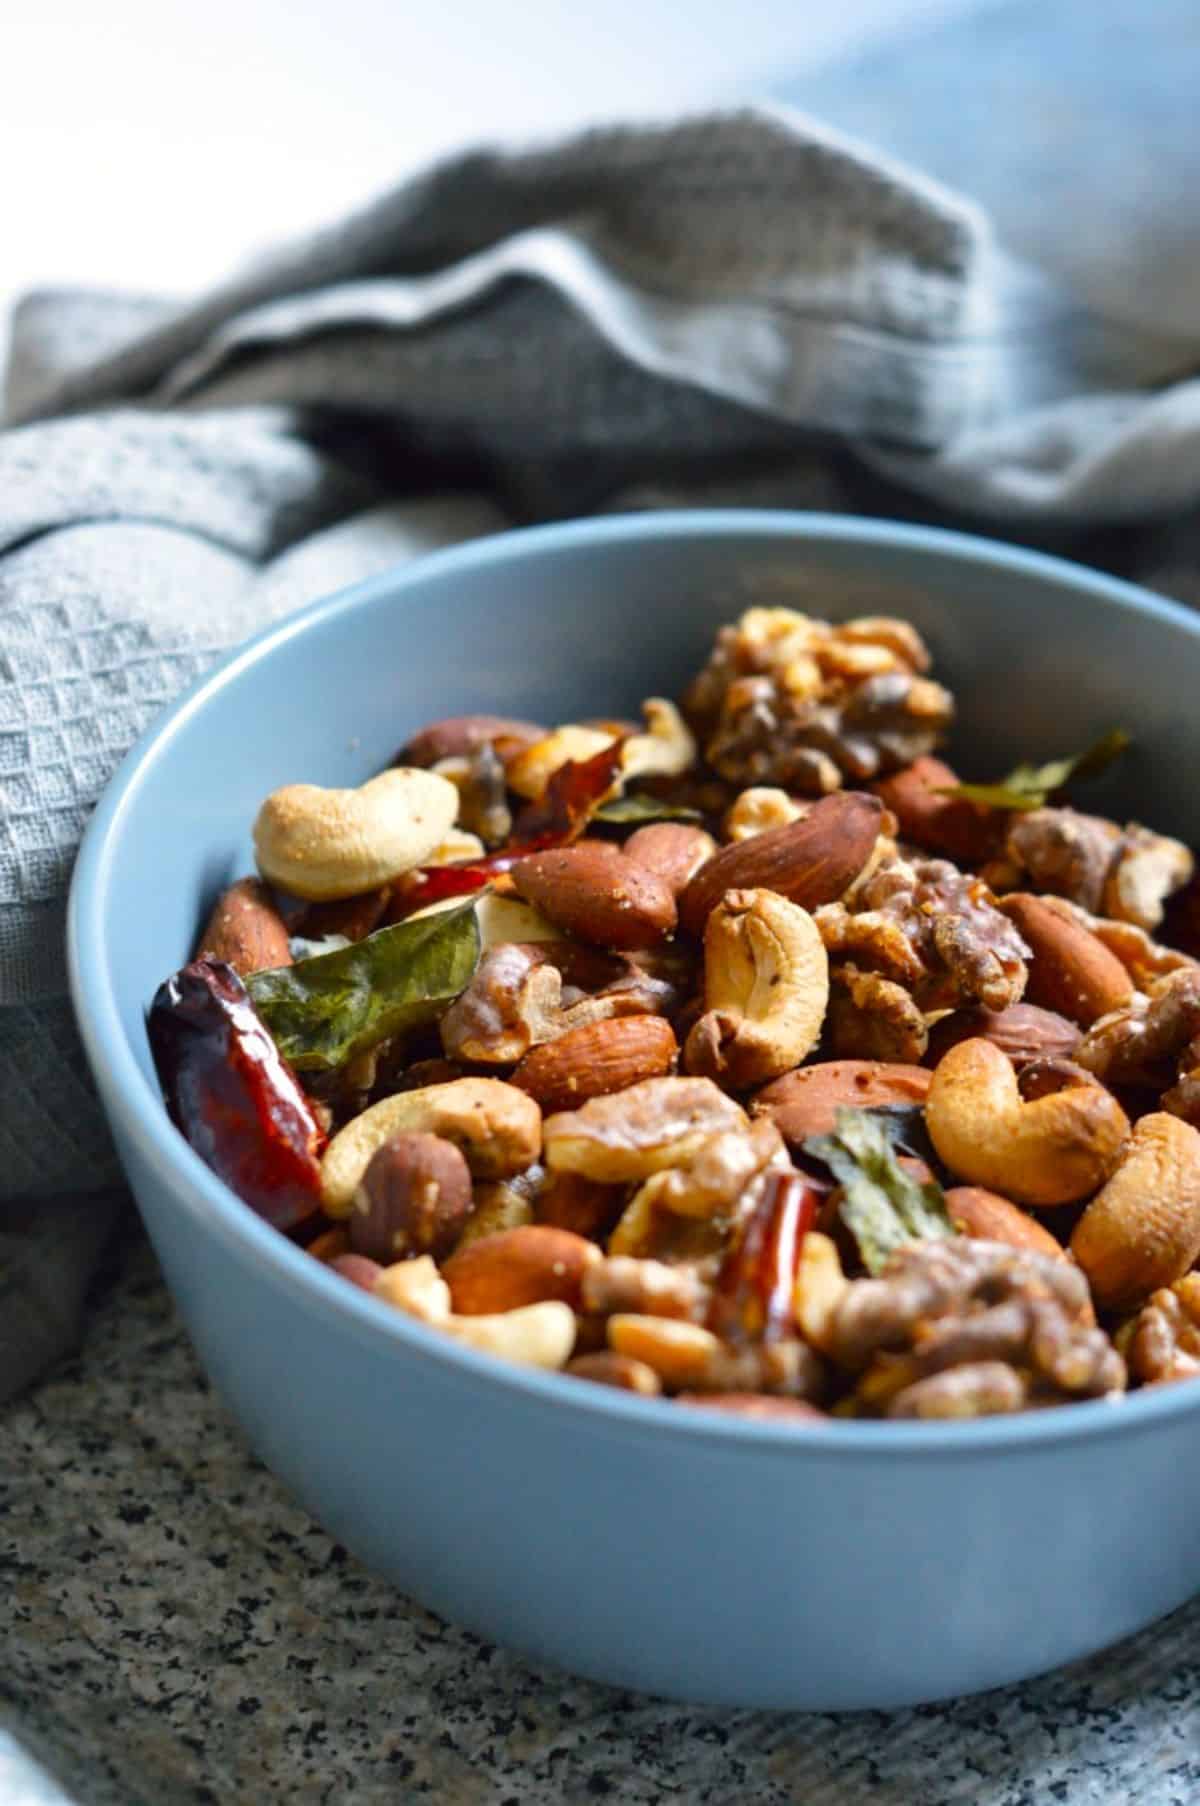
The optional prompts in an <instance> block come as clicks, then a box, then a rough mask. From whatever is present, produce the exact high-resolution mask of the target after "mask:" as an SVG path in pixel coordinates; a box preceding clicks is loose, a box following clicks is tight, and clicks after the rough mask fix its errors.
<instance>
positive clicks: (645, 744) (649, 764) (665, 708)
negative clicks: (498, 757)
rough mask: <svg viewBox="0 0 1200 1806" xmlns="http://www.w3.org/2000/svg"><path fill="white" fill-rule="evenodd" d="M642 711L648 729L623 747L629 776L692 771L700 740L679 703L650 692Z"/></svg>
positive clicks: (670, 775) (624, 768)
mask: <svg viewBox="0 0 1200 1806" xmlns="http://www.w3.org/2000/svg"><path fill="white" fill-rule="evenodd" d="M642 714H643V716H644V717H645V721H646V732H645V733H644V734H631V735H630V737H629V739H628V740H626V742H625V744H624V746H622V748H621V770H622V771H623V773H624V774H625V776H626V778H649V777H662V778H677V777H681V776H682V775H683V773H684V772H685V771H690V769H691V767H692V766H693V765H694V764H695V763H696V742H695V740H694V739H693V738H692V736H691V733H690V732H689V731H688V728H687V725H686V723H685V722H684V719H683V716H682V715H681V714H680V713H679V710H678V709H677V708H676V707H675V704H674V703H673V702H668V701H667V700H666V698H665V697H662V696H648V697H647V698H646V700H645V702H644V703H643V704H642ZM510 782H511V779H510Z"/></svg>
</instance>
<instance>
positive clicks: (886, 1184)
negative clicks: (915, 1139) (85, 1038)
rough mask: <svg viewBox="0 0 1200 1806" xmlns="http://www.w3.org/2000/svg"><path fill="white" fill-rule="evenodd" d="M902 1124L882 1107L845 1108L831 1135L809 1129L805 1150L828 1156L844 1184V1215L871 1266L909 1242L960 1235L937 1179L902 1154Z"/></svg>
mask: <svg viewBox="0 0 1200 1806" xmlns="http://www.w3.org/2000/svg"><path fill="white" fill-rule="evenodd" d="M902 1134H903V1130H902V1129H901V1128H900V1126H899V1125H898V1124H897V1123H896V1122H894V1121H892V1120H889V1118H888V1117H887V1116H886V1115H885V1114H884V1113H883V1112H880V1111H874V1110H847V1109H841V1110H839V1111H838V1113H837V1121H836V1125H835V1127H834V1130H833V1133H832V1134H831V1135H810V1136H809V1137H808V1140H807V1141H806V1142H805V1143H804V1151H805V1153H806V1154H810V1155H812V1157H813V1158H814V1159H816V1160H822V1161H824V1163H825V1165H826V1166H827V1167H828V1168H829V1170H830V1171H831V1172H832V1174H833V1176H834V1178H835V1179H836V1180H837V1181H838V1183H839V1184H840V1186H841V1188H842V1199H841V1206H840V1209H841V1217H842V1221H843V1223H845V1225H846V1227H847V1229H849V1230H850V1232H851V1234H852V1235H853V1236H854V1239H855V1241H856V1242H857V1243H858V1248H859V1252H860V1253H861V1255H862V1257H863V1261H864V1263H865V1265H866V1268H867V1270H868V1272H870V1273H878V1272H879V1271H880V1269H881V1268H882V1267H884V1266H885V1265H886V1264H887V1261H888V1258H889V1256H890V1255H892V1254H894V1253H895V1251H896V1249H897V1248H902V1247H904V1245H905V1243H907V1242H917V1241H931V1240H935V1239H940V1238H941V1237H944V1236H950V1235H956V1234H957V1233H958V1231H957V1230H956V1229H955V1227H954V1224H953V1222H952V1221H951V1219H950V1214H949V1212H948V1211H947V1209H946V1201H945V1198H944V1197H943V1195H942V1188H941V1186H940V1185H938V1184H937V1182H936V1180H932V1179H930V1180H927V1181H925V1182H924V1183H922V1181H921V1180H920V1179H918V1178H916V1177H915V1176H914V1175H913V1174H912V1173H907V1172H905V1170H904V1168H903V1167H902V1166H901V1165H900V1162H899V1160H898V1158H897V1146H898V1143H899V1140H900V1137H901V1135H902Z"/></svg>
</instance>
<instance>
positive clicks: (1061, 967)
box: [1000, 891, 1133, 1028]
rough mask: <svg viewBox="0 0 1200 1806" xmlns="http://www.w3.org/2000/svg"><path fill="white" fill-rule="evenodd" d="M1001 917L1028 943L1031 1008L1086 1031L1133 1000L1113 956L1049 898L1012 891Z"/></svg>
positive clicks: (1127, 981) (1126, 977)
mask: <svg viewBox="0 0 1200 1806" xmlns="http://www.w3.org/2000/svg"><path fill="white" fill-rule="evenodd" d="M1000 907H1001V909H1003V911H1004V913H1005V915H1006V916H1007V917H1008V918H1009V920H1010V921H1011V922H1012V923H1013V924H1014V925H1015V927H1016V929H1017V931H1018V933H1019V934H1020V935H1021V937H1022V938H1023V939H1024V940H1025V942H1026V943H1027V944H1028V946H1029V949H1030V952H1031V953H1032V956H1033V957H1032V959H1031V960H1030V962H1029V982H1028V984H1027V985H1026V988H1025V994H1026V996H1027V997H1028V999H1029V1001H1030V1002H1031V1003H1037V1004H1040V1005H1041V1006H1042V1008H1043V1009H1047V1010H1054V1011H1056V1012H1057V1013H1058V1014H1059V1015H1060V1016H1069V1017H1070V1019H1071V1021H1072V1022H1078V1023H1080V1024H1082V1026H1083V1027H1084V1028H1090V1027H1091V1025H1092V1023H1093V1022H1096V1021H1098V1020H1099V1018H1100V1017H1101V1016H1106V1015H1107V1014H1108V1012H1109V1011H1110V1010H1115V1009H1119V1008H1120V1007H1121V1005H1122V1004H1126V1003H1128V1002H1129V999H1130V998H1131V997H1132V996H1133V980H1132V979H1131V978H1130V976H1129V974H1128V972H1127V971H1126V970H1125V968H1124V966H1123V965H1122V964H1121V962H1120V960H1119V959H1118V958H1117V956H1116V954H1115V953H1110V952H1109V950H1108V948H1107V947H1106V946H1105V945H1104V944H1103V942H1102V941H1100V940H1098V939H1097V938H1096V936H1095V935H1094V934H1092V932H1091V931H1090V929H1087V928H1085V927H1084V925H1083V923H1082V922H1080V921H1079V920H1078V919H1077V918H1076V917H1075V916H1073V915H1071V914H1070V912H1069V910H1064V911H1060V910H1059V909H1057V908H1056V907H1055V903H1054V899H1053V898H1049V897H1035V896H1031V895H1029V894H1028V893H1026V892H1021V891H1018V892H1015V893H1014V894H1013V895H1012V896H1010V897H1005V898H1003V899H1002V901H1001V904H1000Z"/></svg>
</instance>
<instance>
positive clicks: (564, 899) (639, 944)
mask: <svg viewBox="0 0 1200 1806" xmlns="http://www.w3.org/2000/svg"><path fill="white" fill-rule="evenodd" d="M512 880H513V884H514V885H515V887H516V890H517V894H518V895H519V896H521V897H524V899H525V901H526V902H527V903H532V904H533V905H534V906H535V907H536V908H537V909H540V910H541V912H542V914H543V915H544V916H546V917H547V918H548V919H549V920H550V921H551V922H553V923H554V924H555V926H556V927H558V928H562V929H564V930H565V931H566V932H567V933H568V934H576V935H578V936H579V938H580V940H583V941H590V942H591V943H592V944H593V945H594V946H597V947H616V948H620V949H622V950H623V951H629V952H635V951H637V950H638V949H640V948H645V947H653V946H655V945H656V944H657V942H659V941H661V940H662V939H663V938H664V937H665V936H666V935H668V934H670V933H671V932H672V930H673V929H674V927H675V898H674V896H673V895H672V892H671V888H670V886H669V885H668V884H667V883H666V882H665V880H664V879H662V878H660V877H659V876H658V874H657V873H656V872H652V871H651V870H650V869H649V867H648V866H644V865H639V864H638V862H637V861H636V860H635V859H629V858H627V857H626V855H625V854H624V853H623V852H622V851H621V849H620V848H619V847H615V846H613V845H612V844H611V843H610V842H609V841H606V840H579V841H576V843H575V845H574V846H569V847H555V848H552V849H551V850H550V851H549V852H545V853H530V854H529V856H528V857H527V858H525V859H519V860H518V861H517V863H516V865H514V866H513V868H512Z"/></svg>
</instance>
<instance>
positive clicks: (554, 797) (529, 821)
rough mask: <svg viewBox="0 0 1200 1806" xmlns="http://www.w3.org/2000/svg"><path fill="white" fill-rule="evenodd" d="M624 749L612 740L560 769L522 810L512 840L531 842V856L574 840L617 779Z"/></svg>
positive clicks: (622, 742) (622, 744)
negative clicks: (586, 757)
mask: <svg viewBox="0 0 1200 1806" xmlns="http://www.w3.org/2000/svg"><path fill="white" fill-rule="evenodd" d="M624 749H625V743H624V739H619V740H614V741H613V743H612V745H611V746H602V747H601V748H600V751H599V752H598V753H593V754H592V756H591V758H590V759H568V760H567V762H566V764H565V765H560V766H559V768H558V770H557V771H556V772H554V773H553V775H552V776H551V778H550V781H549V783H548V784H547V785H546V788H545V791H544V792H543V794H542V795H541V796H540V797H539V798H538V800H537V801H536V802H535V803H528V804H526V806H525V808H524V809H522V811H521V813H520V815H519V816H518V817H517V819H516V821H515V823H514V824H513V836H514V838H515V839H516V840H521V841H525V842H526V843H528V842H531V841H532V842H534V843H535V844H534V845H533V846H532V847H531V848H530V851H532V852H538V851H540V850H541V849H542V848H544V847H553V846H561V845H562V844H563V842H564V841H568V840H575V839H576V838H577V836H578V835H580V834H582V833H583V830H584V829H585V828H586V826H587V824H588V822H589V821H590V819H591V816H592V812H593V810H595V809H596V808H597V806H598V805H599V804H600V803H602V802H603V801H604V799H605V797H606V796H607V795H608V793H609V791H610V790H611V789H612V787H613V784H614V783H615V782H616V780H617V778H618V776H619V775H620V772H621V761H622V757H623V755H624Z"/></svg>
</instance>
